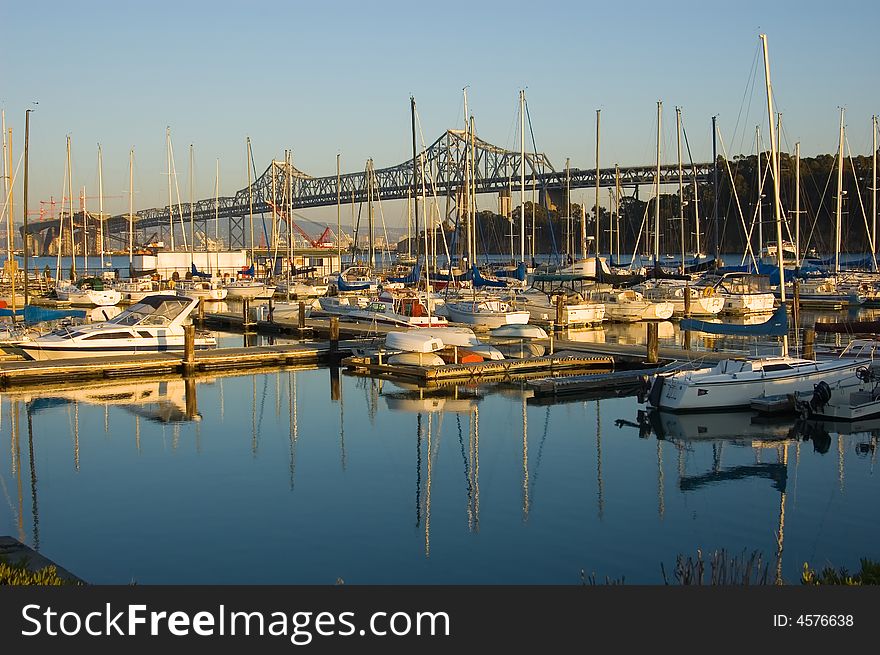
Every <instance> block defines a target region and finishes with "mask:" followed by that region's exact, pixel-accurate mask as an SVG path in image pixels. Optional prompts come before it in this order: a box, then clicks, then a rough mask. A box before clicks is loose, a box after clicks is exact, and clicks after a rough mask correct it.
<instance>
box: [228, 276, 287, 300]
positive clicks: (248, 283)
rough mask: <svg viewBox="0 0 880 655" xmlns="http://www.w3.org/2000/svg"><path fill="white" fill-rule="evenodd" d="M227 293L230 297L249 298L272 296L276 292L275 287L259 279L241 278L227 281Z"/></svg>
mask: <svg viewBox="0 0 880 655" xmlns="http://www.w3.org/2000/svg"><path fill="white" fill-rule="evenodd" d="M224 286H225V288H226V295H227V297H229V298H235V299H240V300H243V299H248V300H253V299H255V298H271V297H272V296H273V295H274V293H275V287H274V286H273V285H270V284H266V283H265V282H260V281H258V280H249V279H239V280H235V281H234V282H227V283H226V284H225V285H224Z"/></svg>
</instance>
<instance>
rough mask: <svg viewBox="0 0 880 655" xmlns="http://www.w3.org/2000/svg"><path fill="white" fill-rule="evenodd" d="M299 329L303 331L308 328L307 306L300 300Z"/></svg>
mask: <svg viewBox="0 0 880 655" xmlns="http://www.w3.org/2000/svg"><path fill="white" fill-rule="evenodd" d="M298 326H299V329H300V330H302V329H304V328H305V327H306V304H305V303H304V302H303V301H302V300H300V301H299V323H298Z"/></svg>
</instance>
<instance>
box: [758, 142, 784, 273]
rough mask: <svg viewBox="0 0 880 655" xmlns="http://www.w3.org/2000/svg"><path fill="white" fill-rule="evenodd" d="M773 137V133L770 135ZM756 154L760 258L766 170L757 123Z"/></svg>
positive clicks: (759, 253)
mask: <svg viewBox="0 0 880 655" xmlns="http://www.w3.org/2000/svg"><path fill="white" fill-rule="evenodd" d="M770 138H771V139H772V138H773V137H772V135H771V137H770ZM755 155H756V156H757V158H758V163H757V166H756V167H755V168H756V171H757V173H758V200H757V202H758V206H757V210H758V214H757V215H758V247H757V248H756V249H755V250H757V252H758V258H759V259H760V255H761V249H762V248H763V247H764V202H763V201H764V175H763V173H764V171H763V167H762V166H761V127H760V126H759V125H755ZM768 164H769V165H770V166H772V165H773V163H772V162H768ZM776 245H777V247H778V248H781V247H782V244H781V243H779V244H776Z"/></svg>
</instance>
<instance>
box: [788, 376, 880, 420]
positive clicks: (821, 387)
mask: <svg viewBox="0 0 880 655" xmlns="http://www.w3.org/2000/svg"><path fill="white" fill-rule="evenodd" d="M794 401H795V407H796V408H797V410H798V411H799V412H800V413H801V416H803V417H804V418H805V419H831V420H835V421H860V420H862V419H867V418H872V417H875V416H880V377H878V375H877V373H876V371H875V370H874V369H873V368H872V367H869V366H862V367H859V368H857V369H856V372H855V375H853V376H851V377H846V378H841V379H839V380H837V381H834V382H832V383H829V382H827V381H825V380H823V381H821V382H819V383H818V384H817V385H815V387H814V388H813V390H812V391H804V392H799V393H796V394H794Z"/></svg>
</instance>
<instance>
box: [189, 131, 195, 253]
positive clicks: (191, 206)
mask: <svg viewBox="0 0 880 655" xmlns="http://www.w3.org/2000/svg"><path fill="white" fill-rule="evenodd" d="M193 209H194V204H193V144H191V143H190V144H189V243H190V248H189V251H190V253H193V252H194V251H195V249H196V220H195V212H194V211H193ZM191 263H192V257H190V264H191Z"/></svg>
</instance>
